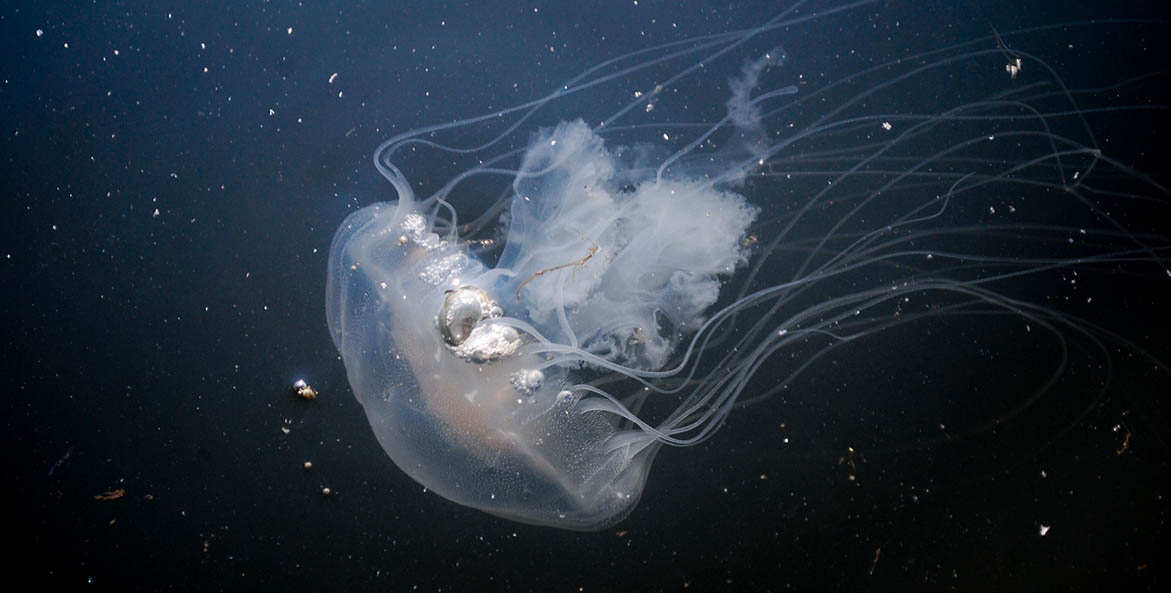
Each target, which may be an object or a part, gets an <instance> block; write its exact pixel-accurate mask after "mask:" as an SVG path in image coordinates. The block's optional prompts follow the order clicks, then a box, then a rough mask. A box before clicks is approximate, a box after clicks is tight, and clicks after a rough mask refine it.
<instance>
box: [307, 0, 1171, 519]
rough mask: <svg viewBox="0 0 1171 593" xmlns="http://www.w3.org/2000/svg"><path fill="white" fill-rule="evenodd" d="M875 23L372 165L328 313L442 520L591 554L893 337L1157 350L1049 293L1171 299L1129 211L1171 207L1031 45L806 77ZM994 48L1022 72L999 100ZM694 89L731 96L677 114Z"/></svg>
mask: <svg viewBox="0 0 1171 593" xmlns="http://www.w3.org/2000/svg"><path fill="white" fill-rule="evenodd" d="M863 7H868V8H866V9H867V10H874V9H875V7H874V6H872V3H871V2H865V1H863V2H856V3H852V4H847V5H841V6H830V7H820V6H818V7H817V8H819V9H820V10H797V9H809V8H811V6H809V3H807V2H798V3H796V4H795V5H794V6H793V7H791V8H790V9H788V10H785V11H784V12H782V13H780V14H778V15H776V16H774V17H773V18H771V19H768V20H767V21H766V22H765V23H763V24H761V25H759V26H755V27H752V28H750V29H744V30H737V31H731V32H727V33H719V34H713V35H707V36H702V37H697V38H690V39H685V40H682V41H676V42H671V43H667V44H664V45H659V46H655V47H651V48H647V49H644V50H639V51H636V52H633V53H630V54H625V55H622V56H618V57H615V58H613V59H610V60H607V61H605V62H603V63H601V64H598V65H597V66H595V67H593V68H590V69H588V70H586V71H585V72H583V73H581V74H580V75H578V76H575V77H573V78H571V79H569V80H567V81H565V82H564V83H563V84H560V85H558V86H557V88H556V90H554V91H553V92H551V93H549V94H547V95H545V96H542V97H539V98H537V99H535V100H532V101H529V102H525V103H522V104H519V105H515V106H513V107H510V108H507V109H504V110H499V111H494V112H491V113H488V114H485V115H481V116H477V117H472V118H469V119H464V120H460V121H456V122H450V123H444V124H440V125H434V126H429V127H423V128H420V129H417V130H413V131H410V132H407V133H404V134H401V135H399V136H396V137H394V138H391V139H390V140H387V141H386V142H385V143H383V144H382V145H381V146H379V147H378V149H377V150H376V152H375V155H374V162H375V166H376V167H377V169H378V171H379V172H380V173H381V174H382V176H384V177H385V178H386V180H387V181H389V183H390V184H391V187H392V189H393V191H394V196H393V198H394V199H392V200H390V201H386V202H379V203H374V204H372V205H369V206H366V207H363V208H361V209H359V210H357V211H355V212H353V213H352V214H350V215H349V216H348V217H347V218H346V219H345V220H344V221H343V222H342V223H341V225H340V227H339V228H338V230H337V232H336V234H335V236H334V238H333V241H332V244H331V247H330V253H329V268H328V281H327V282H328V286H327V296H326V298H327V302H326V311H327V321H328V326H329V330H330V333H331V336H332V339H333V341H334V344H335V345H336V347H337V349H338V351H339V352H340V354H341V358H342V360H343V362H344V365H345V369H346V373H347V377H348V379H349V382H350V385H351V388H352V390H353V393H354V395H355V397H356V398H357V400H358V401H359V402H360V403H361V405H362V407H363V409H364V411H365V413H366V416H367V418H368V420H369V423H370V426H371V428H372V430H373V433H374V435H375V437H376V438H377V440H378V442H379V443H380V445H381V446H382V448H383V449H384V450H385V451H386V453H387V454H388V455H389V456H390V458H391V459H392V460H393V461H394V463H395V464H396V465H397V466H398V467H399V468H401V470H402V471H403V472H405V473H406V474H408V475H409V476H410V477H411V478H413V479H414V480H415V481H417V482H419V483H420V484H422V485H424V486H425V487H426V488H427V489H429V490H430V491H432V492H434V493H436V494H439V495H440V496H442V497H444V498H447V499H449V500H451V501H453V502H455V503H458V504H461V505H465V506H468V507H472V508H475V509H479V510H482V511H485V512H488V513H491V514H493V515H497V516H500V517H504V518H507V519H511V520H515V521H519V522H523V523H529V524H535V525H544V526H551V527H557V528H563V529H570V530H581V531H594V530H599V529H603V528H606V527H608V526H611V525H613V524H615V523H616V522H618V521H621V520H622V519H623V518H625V517H626V516H627V515H628V514H629V513H631V511H632V510H633V509H634V508H635V506H636V505H637V503H638V501H639V499H640V496H641V495H642V493H643V491H644V488H645V487H646V486H647V484H648V475H650V474H651V468H652V463H653V461H654V460H655V457H656V455H657V454H658V453H659V452H660V451H662V450H664V448H665V447H669V448H678V449H684V448H687V447H690V446H693V445H696V444H698V443H702V442H705V441H707V440H708V439H710V438H712V437H713V435H715V434H716V433H717V432H718V430H719V428H720V427H721V426H722V425H723V424H724V422H725V420H726V419H727V418H728V417H729V415H730V414H732V413H733V412H734V410H736V409H739V408H744V407H747V406H749V405H755V404H758V403H761V402H767V401H768V400H770V399H773V398H774V397H775V396H776V395H777V394H778V393H781V392H782V391H783V390H784V389H786V387H787V385H788V384H790V383H791V382H792V380H793V379H794V378H795V377H798V376H800V375H801V374H802V373H806V372H812V371H810V369H813V368H815V367H816V364H815V363H816V361H817V360H818V359H820V358H822V357H824V356H826V355H827V354H829V353H831V352H832V351H834V350H835V349H837V348H840V347H844V346H845V345H849V344H856V343H865V342H868V343H871V344H878V346H876V347H879V348H880V347H881V339H882V337H883V336H884V335H887V334H888V333H889V332H891V331H892V330H895V329H896V328H905V327H908V326H912V325H913V326H915V327H920V325H922V324H927V325H930V323H932V322H937V323H946V322H947V321H948V320H951V319H955V318H961V317H970V318H981V319H982V318H988V319H1012V320H1016V321H1019V324H1017V328H1018V329H1020V328H1026V329H1025V330H1022V331H1028V332H1040V333H1043V334H1046V335H1049V336H1051V337H1052V340H1051V343H1052V344H1054V345H1055V347H1056V348H1059V349H1067V348H1069V347H1070V343H1071V341H1074V340H1080V341H1081V343H1085V344H1090V347H1091V348H1093V347H1098V348H1100V349H1101V350H1102V351H1103V352H1108V348H1107V346H1106V345H1105V344H1106V343H1121V344H1124V345H1125V347H1127V348H1133V349H1134V350H1136V351H1139V352H1143V351H1142V349H1141V348H1140V347H1139V346H1138V345H1136V344H1134V343H1133V342H1132V341H1129V340H1127V339H1126V336H1124V335H1121V334H1119V333H1117V332H1113V331H1111V330H1110V329H1108V328H1104V327H1100V326H1098V325H1096V324H1094V323H1091V322H1089V321H1086V320H1084V319H1082V318H1081V317H1079V315H1078V314H1077V312H1076V311H1073V310H1067V309H1063V308H1062V307H1061V306H1060V304H1057V303H1054V302H1053V300H1052V299H1046V298H1037V297H1036V293H1034V292H1033V289H1034V288H1035V287H1036V286H1038V285H1044V283H1045V282H1047V281H1049V280H1051V279H1052V278H1053V277H1055V276H1058V275H1061V274H1070V273H1076V272H1077V271H1078V270H1086V269H1094V268H1098V269H1101V268H1106V267H1115V268H1118V267H1125V268H1126V269H1128V270H1133V273H1135V274H1138V275H1140V276H1142V277H1143V278H1144V282H1150V283H1152V285H1154V284H1155V283H1160V282H1166V281H1168V278H1167V276H1171V273H1168V272H1167V264H1168V262H1167V259H1168V257H1167V254H1168V249H1169V248H1171V240H1169V238H1168V237H1167V236H1166V235H1165V234H1160V233H1158V232H1155V231H1151V230H1149V229H1134V228H1132V226H1131V225H1130V224H1129V223H1127V222H1124V221H1123V220H1122V219H1121V217H1119V216H1118V214H1117V212H1118V211H1119V208H1118V207H1126V206H1128V205H1129V204H1130V203H1132V202H1133V201H1136V200H1137V198H1139V197H1142V198H1143V199H1142V200H1141V202H1142V204H1143V207H1144V208H1150V209H1152V210H1153V211H1155V212H1161V211H1165V210H1166V207H1167V205H1168V204H1167V195H1166V194H1167V192H1166V189H1165V188H1164V187H1162V186H1161V185H1159V184H1158V183H1157V182H1155V181H1154V180H1153V179H1151V178H1150V177H1148V176H1145V175H1143V174H1142V173H1140V172H1137V171H1134V170H1132V169H1130V168H1129V167H1127V166H1126V165H1125V164H1123V163H1121V162H1119V161H1117V160H1114V159H1112V158H1111V157H1110V156H1109V155H1108V154H1106V153H1105V152H1103V151H1102V150H1100V149H1099V148H1098V145H1097V140H1096V135H1095V131H1094V130H1093V128H1092V126H1090V125H1089V124H1088V122H1087V118H1089V117H1092V115H1093V113H1094V112H1093V111H1090V110H1086V109H1083V108H1081V107H1080V104H1079V102H1078V93H1077V92H1076V91H1073V90H1070V89H1069V88H1067V87H1066V86H1065V84H1064V83H1063V81H1062V79H1061V78H1060V77H1059V76H1058V74H1057V72H1056V71H1055V70H1054V69H1052V68H1051V67H1049V66H1048V65H1047V64H1048V62H1047V61H1046V59H1045V56H1043V55H1033V54H1031V53H1029V50H1028V47H1027V45H1028V44H1027V43H1025V40H1026V39H1027V37H1024V36H1023V34H1024V33H1027V32H1028V30H1025V29H1021V30H1016V31H1005V34H1004V35H1003V37H1002V35H1001V34H1000V33H995V34H994V35H995V36H994V37H993V35H988V34H986V33H985V34H983V35H977V36H976V37H973V38H971V39H966V40H959V41H954V42H950V43H943V44H941V45H939V46H934V47H926V48H918V49H916V50H915V53H910V54H908V55H900V56H898V57H897V58H893V59H890V60H885V61H867V60H857V59H851V58H850V57H849V56H843V55H838V56H816V57H813V58H807V59H808V60H809V63H810V64H811V66H808V67H803V66H802V65H801V60H802V55H803V54H802V52H794V50H792V49H791V47H793V46H800V45H801V44H799V43H796V42H795V41H794V37H797V36H802V35H806V36H817V35H819V33H818V27H821V26H827V25H828V26H833V27H840V26H841V21H842V19H848V18H851V15H853V16H854V17H856V16H857V14H856V13H857V12H858V11H859V10H861V9H863ZM881 16H882V15H881V11H879V17H880V18H881ZM892 18H893V17H892ZM867 22H869V21H867ZM1004 39H1009V40H1012V41H1013V42H1014V49H1013V53H1014V55H1017V56H1020V57H1021V58H1022V59H1027V60H1028V61H1029V63H1030V64H1032V65H1035V66H1031V67H1030V71H1029V72H1028V73H1027V74H1026V73H1021V75H1020V76H1019V77H1015V76H1014V77H1012V78H1009V77H1004V76H998V75H997V74H998V73H997V69H998V68H999V67H1000V66H1002V65H1003V64H1002V63H1001V61H1002V53H1003V51H1004V47H1005V45H1004V44H1005V41H1004ZM1016 41H1020V42H1019V43H1017V42H1016ZM804 56H808V53H805V54H804ZM827 65H828V66H832V67H833V68H834V69H833V70H831V72H832V73H833V74H832V75H831V76H826V77H822V78H818V79H811V77H809V76H807V75H805V74H804V73H805V72H810V71H813V70H811V68H812V69H819V68H825V67H826V66H827ZM716 72H719V73H720V74H714V73H716ZM1030 77H1035V78H1032V79H1030ZM957 79H962V83H956V82H955V81H956V80H957ZM697 85H699V86H703V87H704V88H705V89H706V88H709V87H711V88H716V89H718V90H720V91H721V92H720V94H719V96H720V98H719V99H718V100H716V99H712V98H711V97H712V93H711V92H709V93H708V94H707V95H704V96H699V95H698V94H695V95H694V96H687V97H686V98H684V96H685V95H688V94H689V93H692V92H693V91H694V89H695V88H696V87H697ZM923 89H939V91H938V92H937V93H925V92H923ZM581 98H588V101H585V102H582V101H575V99H581ZM1113 109H1114V110H1124V109H1125V107H1124V106H1123V107H1114V108H1113ZM436 162H442V163H445V166H447V167H450V174H449V175H447V176H446V177H444V179H445V181H444V182H443V183H442V184H437V186H436V187H434V188H431V189H429V190H428V192H427V193H426V194H424V195H418V194H417V193H416V191H415V187H414V185H413V182H412V181H411V180H410V172H411V170H412V167H416V168H420V169H422V168H423V167H433V166H434V163H436ZM428 170H429V171H433V169H428ZM431 174H432V175H433V174H434V173H431ZM1099 179H1100V180H1101V181H1100V182H1099V183H1094V182H1093V181H1092V180H1099ZM1122 186H1124V187H1125V190H1120V189H1119V187H1122ZM1053 203H1056V204H1058V206H1052V207H1047V208H1046V207H1042V206H1046V205H1051V204H1053ZM1087 229H1089V230H1087ZM1160 286H1164V285H1163V284H1160ZM1107 355H1108V354H1107ZM1154 364H1157V365H1159V364H1161V363H1157V362H1156V363H1154ZM766 367H769V368H774V367H775V368H780V369H781V371H780V375H779V378H775V379H773V380H771V381H769V382H763V383H762V382H761V381H760V376H761V375H762V369H764V368H766ZM1160 368H1163V367H1160ZM1062 372H1064V369H1063V367H1061V365H1060V364H1058V365H1057V366H1056V367H1055V368H1054V370H1053V374H1054V375H1060V374H1061V373H1062ZM1045 389H1046V386H1045V385H1041V386H1038V387H1035V388H1031V389H1029V390H1025V391H1028V392H1030V393H1031V394H1032V395H1031V396H1030V397H1036V396H1037V395H1036V394H1038V393H1042V392H1044V391H1045ZM1029 401H1030V398H1029V397H1022V401H1021V403H1020V405H1021V406H1026V407H1027V406H1028V405H1029Z"/></svg>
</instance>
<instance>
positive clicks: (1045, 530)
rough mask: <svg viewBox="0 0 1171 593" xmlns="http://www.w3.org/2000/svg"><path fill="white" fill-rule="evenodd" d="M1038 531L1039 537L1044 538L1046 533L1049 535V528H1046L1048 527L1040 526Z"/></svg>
mask: <svg viewBox="0 0 1171 593" xmlns="http://www.w3.org/2000/svg"><path fill="white" fill-rule="evenodd" d="M1039 531H1040V533H1041V537H1045V534H1046V533H1049V526H1048V525H1042V526H1041V529H1040V530H1039Z"/></svg>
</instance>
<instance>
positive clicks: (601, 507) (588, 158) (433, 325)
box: [328, 121, 756, 529]
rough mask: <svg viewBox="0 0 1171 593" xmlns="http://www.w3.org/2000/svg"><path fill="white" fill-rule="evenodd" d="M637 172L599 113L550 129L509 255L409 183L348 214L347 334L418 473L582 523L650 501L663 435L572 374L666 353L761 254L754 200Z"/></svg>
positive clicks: (358, 369)
mask: <svg viewBox="0 0 1171 593" xmlns="http://www.w3.org/2000/svg"><path fill="white" fill-rule="evenodd" d="M619 181H621V182H622V184H623V185H629V184H628V183H627V182H629V181H630V180H629V179H622V178H620V176H619V175H618V174H617V173H616V167H615V164H614V162H613V159H612V157H611V155H610V153H609V152H608V151H607V149H606V147H605V146H604V145H603V143H602V141H601V139H600V138H598V137H597V136H596V135H595V134H594V133H593V132H592V131H590V129H589V128H588V127H587V126H585V124H583V123H582V122H580V121H577V122H570V123H566V124H563V125H560V126H558V127H557V128H555V129H552V130H546V131H545V132H544V133H542V134H541V135H539V136H538V137H537V138H536V139H534V140H533V142H532V145H531V146H530V148H529V150H528V152H527V155H526V158H525V161H524V164H523V166H522V167H521V170H520V171H519V172H518V174H517V177H516V182H515V188H516V192H517V195H518V196H520V197H519V198H518V199H517V200H515V201H514V202H513V207H512V224H511V226H510V230H509V235H508V239H507V246H506V248H505V250H504V254H503V255H502V257H501V258H500V261H499V263H498V265H497V266H496V267H495V268H493V269H488V268H486V267H485V266H484V265H483V264H482V263H481V262H480V261H479V260H478V259H477V257H476V256H475V255H473V254H472V253H470V252H469V249H468V246H467V245H466V244H463V243H461V242H459V241H457V240H451V239H445V238H443V237H441V236H439V235H438V234H436V233H435V232H434V231H433V230H432V229H431V228H430V226H429V224H428V221H427V219H426V218H425V217H424V216H423V214H422V213H420V212H419V211H418V207H417V204H416V203H415V202H414V201H413V200H412V199H411V197H410V196H409V195H408V196H406V197H405V198H403V197H400V200H399V201H398V202H396V203H389V204H376V205H373V206H369V207H366V208H364V209H362V210H359V211H358V212H356V213H354V214H352V215H350V216H349V217H348V218H347V219H346V221H345V222H344V223H343V224H342V226H341V228H340V229H339V231H338V233H337V235H336V236H335V238H334V241H333V245H332V248H331V250H330V268H329V289H328V299H329V302H328V311H329V325H330V328H331V332H332V335H333V337H334V340H335V343H336V345H337V347H338V348H339V350H340V351H341V353H342V358H343V359H344V360H345V362H346V368H347V371H348V374H349V378H350V383H351V385H352V386H353V388H354V392H355V394H356V395H357V397H358V399H359V401H361V402H362V404H363V406H364V408H365V410H366V412H367V415H368V417H369V419H370V422H371V425H372V426H373V428H374V432H375V434H376V435H377V436H378V439H379V442H380V443H381V444H382V446H383V448H384V449H385V450H386V451H387V452H388V453H389V454H390V456H391V457H392V458H393V459H394V460H395V462H396V463H397V464H398V465H399V467H401V468H402V469H403V470H404V471H406V472H407V473H408V474H410V475H411V476H412V477H413V478H415V479H416V480H418V481H419V482H420V483H422V484H425V485H427V486H428V487H429V488H430V489H432V490H434V491H435V492H437V493H439V494H441V495H443V496H445V497H447V498H449V499H451V500H454V501H456V502H459V503H461V504H465V505H468V506H472V507H476V508H479V509H482V510H485V511H488V512H491V513H494V514H498V515H501V516H505V517H508V518H512V519H516V520H520V521H524V522H528V523H536V524H546V525H556V526H559V527H566V528H573V529H596V528H599V527H602V526H606V525H609V524H612V523H613V522H615V521H617V520H619V519H621V518H622V517H623V516H625V514H626V513H627V512H628V511H629V510H630V508H631V507H632V506H633V505H634V504H635V503H636V501H637V500H638V497H639V494H640V493H641V491H642V487H643V484H644V483H645V481H646V474H647V470H648V468H649V466H650V461H651V459H652V458H653V456H654V454H655V451H656V448H657V443H658V441H657V440H656V438H655V437H654V436H652V435H650V434H648V433H646V432H644V431H642V430H640V429H638V428H637V427H633V428H632V427H626V428H623V427H621V426H620V421H621V420H622V418H623V412H624V410H623V409H622V408H621V407H620V406H618V405H617V404H615V403H613V402H610V401H609V400H604V399H601V400H596V401H593V400H591V403H589V404H587V405H583V403H582V401H581V399H582V393H581V392H580V391H577V390H575V389H574V388H573V385H572V384H571V383H570V382H569V379H568V377H567V374H568V373H569V372H570V371H571V370H572V369H574V368H576V367H580V366H581V365H582V364H583V361H584V360H586V359H589V358H592V359H594V360H596V361H609V362H611V363H614V364H622V365H627V366H628V367H629V368H640V369H658V368H659V367H660V366H662V365H663V364H664V362H665V361H666V359H667V357H668V356H669V355H670V353H671V352H672V351H673V350H674V349H675V347H676V346H677V344H678V342H679V340H680V339H681V337H682V336H685V335H688V334H690V333H691V331H692V328H693V326H695V325H696V324H697V323H698V322H699V320H700V319H701V317H702V314H703V312H704V311H705V310H706V309H707V308H708V307H709V306H711V305H712V303H714V302H715V300H716V297H717V295H718V292H719V289H718V283H719V276H720V275H727V274H730V273H731V272H733V271H734V270H735V268H736V267H737V266H739V265H742V264H743V263H744V261H745V256H744V253H743V248H742V244H743V242H744V241H743V240H744V236H745V233H746V229H747V227H748V225H749V224H750V223H751V222H752V220H753V218H754V217H755V214H756V210H755V209H754V208H753V207H751V206H749V205H748V204H747V203H746V202H745V201H744V199H743V198H742V197H740V196H739V195H737V194H734V193H730V192H721V191H718V190H715V189H713V188H711V187H710V186H706V184H704V183H691V184H688V183H680V182H671V183H668V182H655V181H654V180H646V181H645V183H640V184H637V185H633V186H629V188H628V189H626V190H623V189H622V188H621V187H619ZM705 186H706V187H705ZM555 344H572V345H574V346H575V347H579V348H580V350H579V351H568V355H566V353H565V352H561V353H558V352H556V351H551V350H550V349H549V346H550V345H555ZM587 353H592V354H589V355H587Z"/></svg>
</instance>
